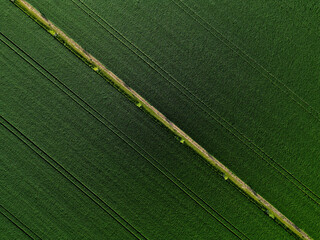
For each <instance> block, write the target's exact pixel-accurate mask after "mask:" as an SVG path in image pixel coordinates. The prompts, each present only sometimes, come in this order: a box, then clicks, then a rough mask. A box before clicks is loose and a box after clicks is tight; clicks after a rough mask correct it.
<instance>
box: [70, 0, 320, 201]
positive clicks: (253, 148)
mask: <svg viewBox="0 0 320 240" xmlns="http://www.w3.org/2000/svg"><path fill="white" fill-rule="evenodd" d="M77 1H79V2H81V3H82V5H84V6H85V7H86V8H87V9H89V11H91V12H92V13H93V14H94V15H96V16H97V17H98V18H100V19H101V21H103V22H104V23H105V24H106V25H107V26H108V27H109V28H111V29H112V30H113V31H114V32H116V33H117V34H118V35H119V36H120V37H122V38H123V39H124V41H127V42H128V44H130V45H132V46H133V47H134V48H135V49H136V50H137V51H138V52H140V53H141V54H142V55H144V56H145V57H146V58H147V59H149V60H150V61H151V62H152V63H153V64H154V65H155V66H156V67H155V66H152V65H151V64H150V63H149V62H148V61H147V60H145V59H144V57H142V56H140V55H139V54H138V53H137V52H136V51H134V50H133V49H131V48H130V47H129V46H128V45H127V44H126V43H125V42H124V41H122V40H121V39H120V38H119V37H117V36H116V34H114V33H112V32H111V31H110V30H109V29H107V28H106V27H105V26H103V25H102V24H101V23H100V22H99V21H98V20H96V19H95V18H94V17H92V16H91V15H90V14H89V13H88V12H86V11H85V10H84V9H82V7H80V6H79V5H78V4H77V3H75V0H72V2H73V3H74V4H75V5H76V6H77V7H78V8H80V9H81V10H82V11H83V12H85V13H86V14H87V15H88V16H89V17H91V18H92V19H93V20H94V21H96V22H97V23H98V24H99V25H100V26H101V27H102V28H103V29H105V30H106V31H108V32H109V33H110V34H111V35H112V36H113V37H114V38H116V39H117V40H119V41H120V42H121V43H122V44H123V45H124V46H125V47H127V48H128V49H129V50H130V51H131V52H133V53H134V54H135V55H137V56H138V57H139V58H140V59H141V60H142V61H143V62H145V63H146V64H147V65H148V66H149V67H150V68H152V69H153V70H155V71H156V72H157V73H158V74H159V75H160V76H161V77H163V78H164V79H165V80H167V81H168V82H169V83H170V84H171V85H172V86H174V87H175V88H176V89H177V90H178V91H180V92H181V93H182V94H183V95H184V96H186V97H187V99H189V100H190V101H191V102H192V103H194V104H195V105H196V106H197V107H198V108H199V109H201V110H202V111H203V112H204V113H205V114H206V115H208V116H209V117H210V118H212V119H213V120H214V121H216V122H217V123H218V124H219V125H221V126H222V127H223V128H225V129H226V130H227V131H228V132H229V133H230V134H231V135H233V136H234V137H235V138H236V139H238V140H239V141H240V142H241V143H242V144H244V145H245V146H246V147H247V148H248V149H250V150H251V151H253V153H255V154H256V155H257V156H258V157H259V158H261V159H262V160H263V161H265V162H266V163H267V164H268V165H269V166H271V167H272V168H274V169H275V170H276V171H277V172H278V174H280V175H282V176H283V177H285V178H286V179H287V180H289V181H290V182H291V183H292V184H293V185H294V186H295V187H296V188H298V190H300V191H301V192H302V193H303V194H305V195H306V196H307V197H308V198H310V199H311V200H312V201H313V202H315V203H316V204H317V205H320V203H319V202H318V201H319V200H320V197H319V196H318V195H317V194H316V193H314V192H313V191H312V190H311V189H310V188H309V187H307V186H306V185H305V184H304V183H303V182H301V181H300V180H299V179H297V178H296V177H295V176H294V175H293V174H292V173H291V172H290V171H289V170H287V169H286V168H285V167H283V166H282V165H281V164H280V163H278V162H277V161H276V160H274V159H273V158H272V157H271V156H270V155H269V154H268V153H266V152H265V151H264V150H263V149H261V147H259V146H258V145H257V144H256V143H254V142H253V141H252V140H250V139H249V138H248V137H247V136H246V135H245V134H244V133H242V132H240V131H239V130H238V129H237V128H236V127H235V126H233V125H232V124H231V123H229V122H228V121H227V120H226V119H225V118H223V117H222V116H221V115H219V114H218V113H217V112H216V111H214V110H213V109H212V108H211V107H209V106H208V105H207V104H206V103H205V102H204V101H203V100H201V99H200V98H199V97H197V96H196V95H194V94H193V93H192V92H191V90H189V89H188V88H187V87H185V86H184V85H183V84H181V83H180V82H178V80H177V79H175V77H174V76H172V75H171V74H170V73H168V72H167V71H166V70H165V69H163V68H162V67H161V66H160V65H159V64H158V63H156V62H155V61H154V60H153V59H152V58H151V57H150V56H148V55H147V54H146V53H144V52H143V51H142V50H141V49H140V48H138V47H137V46H135V44H134V43H132V42H131V41H130V40H128V39H127V38H126V37H125V36H124V35H123V34H122V33H120V32H119V31H118V30H116V29H115V28H114V27H113V26H112V25H111V24H110V23H108V22H107V21H106V20H105V19H104V18H102V17H101V16H100V15H99V14H97V13H96V12H95V11H94V10H92V9H91V8H90V7H89V6H87V5H86V4H85V3H83V2H82V0H77ZM156 68H159V69H160V70H161V71H163V72H164V73H165V74H166V75H168V76H169V78H171V79H172V80H173V81H174V82H176V83H177V84H178V85H179V86H181V87H182V88H183V89H184V90H185V91H186V92H187V93H188V94H190V95H191V96H192V97H193V98H195V100H196V101H199V103H200V104H202V105H203V106H204V107H205V108H207V109H208V110H209V111H211V112H212V114H214V115H216V116H213V115H212V114H211V113H210V112H209V111H207V110H205V109H204V108H203V107H201V106H200V105H199V104H198V103H197V102H196V101H195V100H192V99H191V97H190V96H189V95H188V94H186V93H185V92H183V90H181V89H180V88H178V87H177V86H176V85H175V84H174V83H173V82H171V81H170V80H169V79H168V78H167V77H166V76H164V75H163V73H161V72H160V71H159V70H158V69H156ZM219 119H220V120H219ZM224 123H225V124H226V125H227V126H226V125H225V124H224ZM235 132H236V133H235ZM237 134H239V135H240V136H238V135H237ZM260 153H261V154H262V155H264V156H265V157H266V158H268V159H269V160H270V161H271V162H270V161H269V160H267V159H265V157H264V156H262V155H261V154H260ZM277 166H278V168H280V169H278V168H277ZM312 195H313V196H312ZM314 197H315V198H316V199H318V200H316V199H314Z"/></svg>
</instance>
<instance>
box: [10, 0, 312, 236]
mask: <svg viewBox="0 0 320 240" xmlns="http://www.w3.org/2000/svg"><path fill="white" fill-rule="evenodd" d="M11 1H12V2H13V3H14V4H15V5H17V6H18V7H19V8H20V9H21V10H23V11H24V12H25V13H26V14H28V15H29V16H30V17H31V18H32V19H33V20H35V21H36V22H37V23H39V24H40V25H41V26H42V27H44V28H45V29H46V30H47V31H48V32H49V33H50V34H52V35H53V36H54V37H55V38H57V39H58V41H60V42H61V43H63V44H64V45H65V46H66V47H67V48H68V49H69V50H70V51H72V52H73V53H74V54H76V55H77V56H78V57H79V58H81V60H83V61H84V62H86V63H87V64H88V65H89V66H90V67H91V68H92V69H93V70H94V71H96V72H98V73H99V74H100V75H101V76H103V77H104V78H106V79H107V80H108V81H109V82H110V83H112V84H113V85H114V86H115V87H116V88H117V89H118V90H120V91H121V92H123V93H125V94H126V95H127V96H128V97H130V98H131V100H132V101H133V102H135V103H136V104H137V105H138V106H139V107H140V108H143V109H144V110H145V111H147V112H148V113H149V114H150V115H152V116H153V117H154V118H156V119H157V120H158V121H159V122H161V123H162V124H163V125H165V126H166V127H167V128H169V129H170V130H171V131H172V132H173V133H174V134H175V135H177V136H178V137H179V138H181V139H182V142H183V143H184V144H186V145H188V146H189V147H190V148H192V149H193V150H194V151H196V152H197V153H198V154H199V155H201V156H202V157H203V158H205V159H206V160H207V161H208V162H209V163H210V164H211V165H213V166H214V167H215V168H216V169H217V170H218V171H219V172H221V173H222V175H223V176H224V177H225V179H226V180H228V181H231V182H233V183H234V184H235V185H236V186H237V187H238V188H240V189H241V190H242V191H243V192H245V193H246V194H247V195H248V196H249V197H250V198H252V199H253V200H254V201H255V202H257V203H258V204H259V205H260V206H261V207H262V208H263V209H265V210H266V211H268V213H269V215H270V216H272V217H273V218H275V219H277V220H278V221H279V222H281V223H282V224H283V225H284V226H285V227H286V228H287V229H289V230H290V231H291V232H293V233H294V234H296V235H297V236H299V237H300V238H301V239H312V238H311V237H309V236H308V234H307V233H305V232H304V231H303V230H301V229H300V228H299V227H297V226H296V225H295V224H294V223H293V222H291V221H290V220H289V219H288V218H287V217H286V216H284V215H283V214H282V213H281V212H280V211H279V210H277V209H276V208H275V207H274V206H272V205H271V204H270V203H269V202H268V201H267V200H265V199H264V198H263V197H262V196H260V195H259V194H257V193H256V192H255V191H254V190H253V189H252V188H251V187H250V186H248V185H247V184H246V183H245V182H244V181H242V180H241V179H240V178H239V177H237V176H236V175H235V174H234V173H233V172H232V171H230V170H229V169H228V168H227V167H226V166H224V165H223V164H222V163H221V162H219V161H218V160H217V159H216V158H215V157H213V156H212V155H210V154H209V153H208V152H207V151H206V150H205V149H204V148H203V147H201V146H200V145H199V144H198V143H197V142H195V141H194V140H193V139H192V138H191V137H189V136H188V135H187V134H186V133H185V132H184V131H182V130H181V129H180V128H179V127H177V126H176V125H175V124H174V123H173V122H171V121H170V120H169V119H168V118H166V117H165V116H164V115H163V114H162V113H161V112H159V111H158V110H157V109H156V108H154V107H153V106H152V105H151V104H149V103H148V102H147V101H146V100H145V99H144V98H143V97H141V96H140V95H139V94H138V93H137V92H136V91H134V90H133V89H131V88H130V87H129V86H128V85H127V84H125V83H124V82H123V81H122V80H121V79H120V78H118V77H117V76H116V75H115V74H114V73H112V72H111V71H109V70H108V69H107V68H106V67H105V66H104V65H103V64H102V63H101V62H99V61H98V60H97V59H96V58H94V57H93V56H92V55H91V54H89V53H88V52H86V51H85V50H84V49H83V48H82V47H81V46H80V45H79V44H77V43H76V42H75V41H74V40H72V39H71V38H69V37H68V36H67V35H66V34H65V33H64V32H62V31H61V30H60V29H59V28H58V27H56V26H55V25H54V24H53V23H52V22H50V21H49V20H48V19H46V18H45V17H44V16H43V15H42V14H41V13H40V12H39V11H38V10H36V9H35V8H34V7H32V6H31V5H30V4H29V3H28V2H26V1H24V0H11Z"/></svg>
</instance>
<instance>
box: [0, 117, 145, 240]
mask: <svg viewBox="0 0 320 240" xmlns="http://www.w3.org/2000/svg"><path fill="white" fill-rule="evenodd" d="M0 120H1V122H0V123H1V125H3V126H4V127H5V128H6V129H7V130H8V131H9V132H10V133H11V134H13V135H14V136H16V137H17V138H18V139H19V140H20V141H21V142H22V143H24V144H25V145H27V146H28V147H29V148H30V149H31V150H32V151H33V152H34V153H35V154H36V155H38V156H39V157H40V158H41V159H42V160H44V161H45V162H46V163H47V164H49V165H50V166H51V167H52V168H53V169H54V170H56V171H57V172H58V173H60V174H61V175H62V176H63V177H64V178H65V179H66V180H67V181H69V182H70V183H71V184H72V185H74V186H75V187H76V188H77V189H78V190H79V191H80V192H82V193H83V194H84V195H86V196H87V197H88V198H89V199H90V200H91V201H92V202H94V203H95V204H96V205H97V206H98V207H100V208H101V209H102V210H103V211H104V212H106V213H107V214H108V215H109V216H111V217H112V218H113V219H114V220H115V221H116V222H117V223H119V224H120V225H121V226H122V227H123V228H124V229H125V230H126V231H128V232H129V233H130V234H132V235H133V236H134V237H135V238H136V239H146V238H145V237H144V236H143V235H142V234H141V233H140V232H139V231H138V230H136V229H135V228H134V227H133V226H132V225H131V224H130V223H129V222H127V221H126V220H125V219H124V218H123V217H121V215H119V214H118V213H117V212H116V211H115V210H113V209H112V208H111V207H110V206H109V205H108V204H107V203H106V202H105V201H104V200H102V199H101V198H100V197H99V196H98V195H97V194H95V193H94V192H93V191H92V190H90V189H89V188H88V187H87V186H86V185H84V184H83V183H82V182H81V181H79V180H78V179H77V178H76V177H75V176H73V175H72V174H71V173H70V172H69V171H68V170H66V169H65V168H64V167H63V166H62V165H61V164H60V163H58V162H57V161H56V160H54V159H53V158H52V157H51V156H50V155H49V154H47V153H46V152H45V151H43V150H42V149H41V148H40V147H39V146H38V145H36V144H35V143H34V142H32V141H31V140H30V139H29V138H28V137H26V136H25V135H24V134H23V133H22V132H21V131H20V130H18V129H17V128H16V127H15V126H14V125H12V124H11V123H10V122H9V121H8V120H7V119H5V118H4V117H3V116H0ZM108 209H109V210H108ZM123 222H124V223H123ZM137 235H138V236H139V237H138V236H137Z"/></svg>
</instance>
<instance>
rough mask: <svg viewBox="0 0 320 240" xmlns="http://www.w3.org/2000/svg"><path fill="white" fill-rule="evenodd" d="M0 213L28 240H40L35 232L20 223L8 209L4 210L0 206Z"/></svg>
mask: <svg viewBox="0 0 320 240" xmlns="http://www.w3.org/2000/svg"><path fill="white" fill-rule="evenodd" d="M0 213H1V214H2V215H3V216H4V217H5V218H6V219H8V220H9V221H10V222H11V223H12V224H13V225H15V226H16V227H17V228H18V229H19V230H20V231H22V232H23V233H24V234H25V235H26V236H28V237H29V238H31V239H39V240H41V238H40V237H39V236H38V235H37V234H36V233H35V232H33V231H32V230H31V229H30V228H29V227H28V226H27V225H25V224H24V223H23V222H21V221H20V220H19V219H18V218H17V217H16V216H14V215H13V214H12V213H11V212H10V211H9V210H8V209H6V208H5V207H4V206H2V205H1V204H0Z"/></svg>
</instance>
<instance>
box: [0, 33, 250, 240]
mask: <svg viewBox="0 0 320 240" xmlns="http://www.w3.org/2000/svg"><path fill="white" fill-rule="evenodd" d="M0 34H1V35H3V36H4V37H5V38H6V39H7V40H8V41H10V42H11V43H12V44H13V45H15V47H16V48H18V49H19V50H20V51H21V52H23V54H25V55H26V56H27V57H28V58H30V59H31V60H32V61H33V62H35V63H36V64H37V65H39V66H40V68H42V69H43V70H44V71H46V72H47V73H48V74H49V75H50V76H51V77H52V78H54V79H55V80H56V81H57V82H58V84H57V83H54V82H53V81H52V80H50V79H49V78H48V77H47V76H45V75H44V74H43V73H42V72H41V71H40V70H39V69H37V68H36V67H35V66H34V65H33V64H32V63H30V62H29V61H28V60H26V59H25V58H24V57H22V56H21V55H20V54H19V53H17V52H16V50H14V49H12V48H11V47H9V48H11V49H12V50H13V51H14V52H15V53H16V54H17V55H19V56H20V57H21V58H23V60H25V61H26V62H28V63H29V64H30V65H31V66H32V67H33V68H35V69H36V70H37V71H38V72H40V73H41V74H42V75H43V76H44V77H46V78H47V79H48V80H49V81H50V82H51V83H52V84H54V85H55V86H56V87H58V88H59V89H60V90H61V91H63V92H64V93H65V94H66V95H67V96H68V97H70V98H71V99H72V100H73V101H74V102H76V103H77V104H78V105H80V107H82V108H83V109H84V110H85V111H86V112H88V113H89V114H90V115H91V116H92V117H93V118H95V119H96V120H98V121H99V122H100V123H101V124H102V125H104V126H105V127H107V128H108V129H109V130H110V131H111V132H112V133H114V134H115V135H116V136H117V137H119V138H120V139H121V140H122V141H123V142H124V143H125V144H127V145H128V146H129V147H130V148H132V149H133V150H134V151H135V152H137V153H138V154H139V155H140V156H141V157H143V158H144V159H145V160H146V161H147V162H148V163H149V164H151V165H152V166H153V167H154V168H155V169H156V170H158V171H160V172H161V174H162V175H164V176H165V177H166V178H168V179H169V180H170V181H171V182H172V183H173V184H174V185H176V186H177V187H178V188H179V189H180V190H181V191H182V192H184V193H185V194H186V195H187V196H188V197H190V198H191V199H192V200H193V201H194V202H196V203H197V204H198V205H199V206H200V207H202V208H203V210H205V211H206V212H207V213H208V214H209V215H210V216H211V217H213V218H214V219H216V220H217V221H218V222H220V224H222V225H223V226H224V227H225V228H227V229H228V230H229V231H230V232H232V233H233V234H234V235H236V236H237V237H238V238H240V239H242V238H241V237H239V236H238V234H237V233H234V232H233V230H232V229H231V228H233V229H235V230H236V231H237V232H238V233H240V234H241V235H243V236H244V237H245V238H246V239H249V238H248V237H247V236H246V235H245V234H244V233H243V232H241V231H240V230H239V229H238V228H237V227H236V226H235V225H233V224H232V223H231V222H229V221H228V220H227V219H226V218H225V217H224V216H223V215H221V214H220V213H219V212H218V211H217V210H215V209H214V208H213V207H211V206H210V205H209V204H208V203H206V201H204V200H203V199H202V198H201V197H199V196H198V195H197V194H196V193H195V192H194V191H193V190H191V189H190V188H189V187H187V186H186V185H185V184H184V183H183V182H182V181H181V180H179V179H178V178H177V177H176V176H175V175H174V174H172V173H171V172H170V171H169V170H168V169H167V168H165V167H164V166H163V165H162V164H161V163H160V162H158V161H157V160H155V158H153V157H152V156H151V154H149V153H148V152H147V151H146V150H144V149H143V148H142V147H141V146H140V145H139V144H137V143H136V142H135V141H134V140H133V139H131V138H130V137H128V136H127V135H126V134H125V133H123V132H122V131H121V130H120V129H118V128H117V127H116V126H115V125H114V124H113V123H112V122H110V121H109V120H108V119H106V118H105V117H104V116H103V115H101V114H100V113H99V112H98V111H97V110H96V109H95V108H93V107H92V106H91V105H90V104H88V103H87V102H86V101H84V100H83V99H82V98H81V97H79V96H78V95H77V94H76V93H74V92H73V91H72V90H71V89H70V88H69V87H67V86H66V85H65V84H64V83H62V82H61V81H60V80H59V79H58V78H57V77H55V76H54V75H53V74H52V73H50V72H49V71H48V70H47V69H45V68H44V67H43V66H42V65H41V64H40V63H38V62H37V61H36V60H34V59H33V58H32V57H31V56H30V55H29V54H28V53H26V52H25V51H24V50H23V49H21V48H20V47H19V46H17V45H16V44H15V43H13V42H12V41H11V40H10V39H9V38H7V37H6V36H5V35H4V34H3V33H1V32H0ZM0 40H1V41H3V40H2V39H1V38H0ZM59 84H60V85H62V86H58V85H59ZM67 92H70V93H67ZM71 95H73V97H72V96H71ZM75 98H76V99H78V100H75ZM79 102H81V103H83V105H85V106H87V108H89V109H90V110H88V109H87V108H86V107H84V106H83V105H81V104H80V103H79ZM91 111H92V112H93V113H92V112H91ZM96 115H98V116H96ZM101 119H103V120H101ZM105 122H107V123H108V124H110V125H111V126H112V128H115V129H116V130H113V129H112V128H111V127H109V126H108V125H107V123H105ZM116 131H118V132H120V133H121V134H122V135H123V136H124V137H122V136H120V134H119V133H117V132H116ZM125 138H127V139H128V140H126V139H125ZM129 142H132V143H133V144H134V145H136V146H137V147H138V148H139V149H141V150H142V151H143V152H145V153H146V154H147V155H148V156H149V157H150V158H151V159H152V160H153V161H151V160H150V159H149V158H147V157H146V156H145V155H143V154H142V153H141V152H140V151H139V150H137V149H136V148H135V147H134V146H132V145H131V144H130V143H129ZM154 162H155V163H154ZM157 165H158V166H157ZM170 176H171V177H170ZM188 192H189V193H188ZM173 197H174V196H173ZM203 204H204V205H205V206H203ZM207 208H209V209H210V210H212V211H213V212H214V213H212V212H210V210H208V209H207ZM215 214H216V215H218V217H217V216H215ZM219 218H222V219H223V220H221V219H219ZM224 222H226V223H224ZM227 225H230V226H229V227H231V228H229V227H228V226H227Z"/></svg>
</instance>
